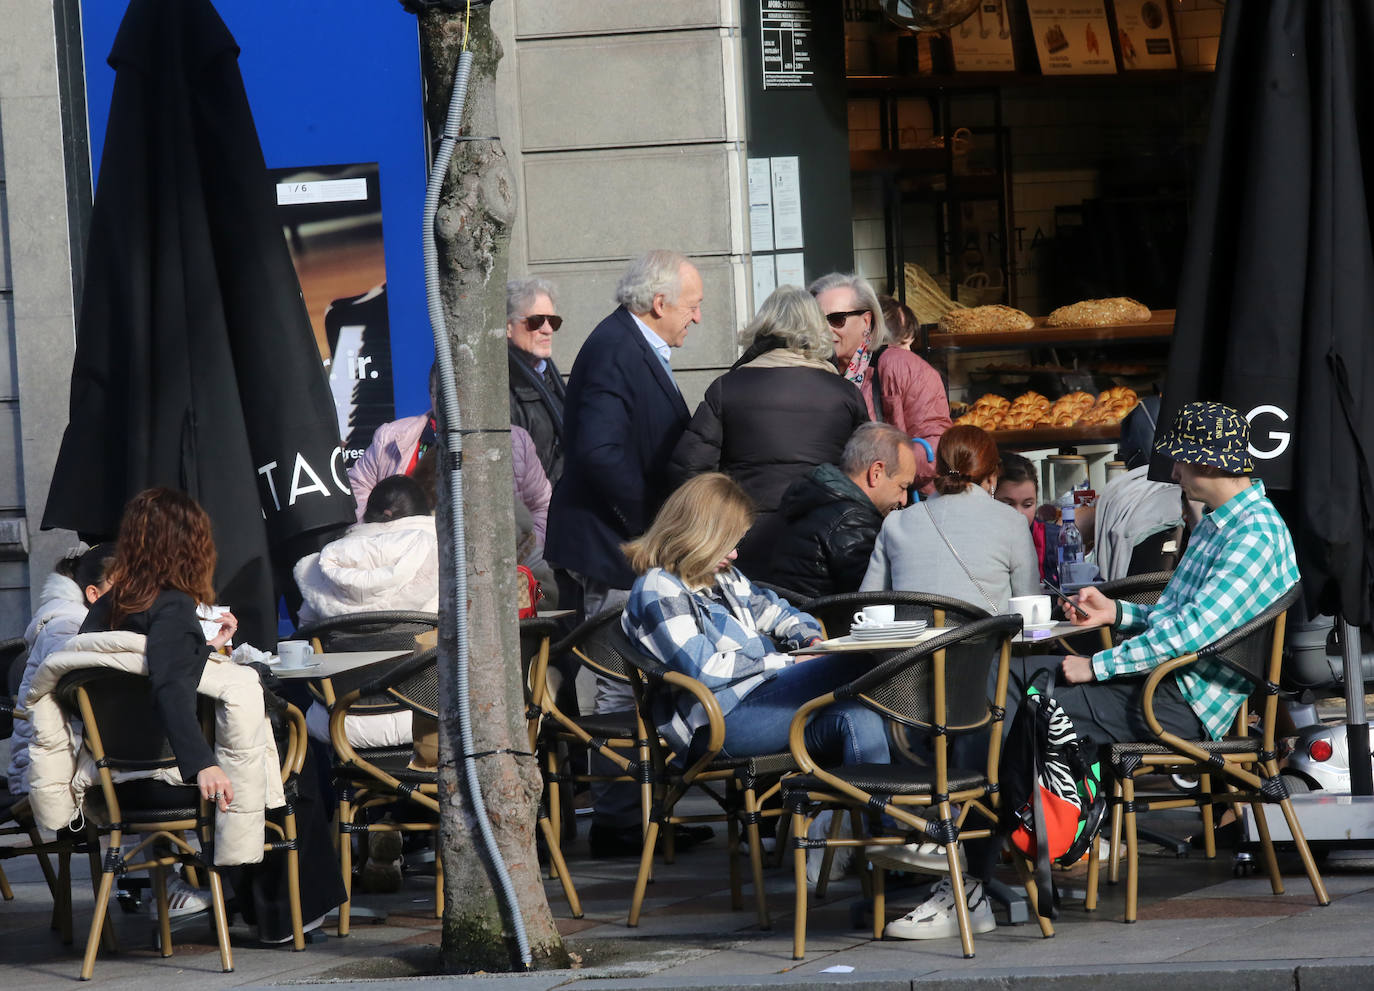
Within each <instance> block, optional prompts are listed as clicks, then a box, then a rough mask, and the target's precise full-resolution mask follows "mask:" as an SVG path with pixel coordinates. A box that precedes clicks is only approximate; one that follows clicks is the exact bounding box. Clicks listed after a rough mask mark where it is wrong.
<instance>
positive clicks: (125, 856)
mask: <svg viewBox="0 0 1374 991" xmlns="http://www.w3.org/2000/svg"><path fill="white" fill-rule="evenodd" d="M57 697H58V700H59V702H60V703H61V704H62V707H63V709H64V710H66V711H67V712H68V713H70V714H71V715H73V716H76V717H78V718H80V720H81V722H82V724H83V731H82V738H83V745H84V746H85V748H86V749H87V750H89V751H90V754H91V756H92V758H94V760H95V762H96V767H97V769H98V771H99V781H100V793H101V796H102V798H103V800H104V805H105V811H104V816H105V817H107V818H108V821H109V823H110V825H109V826H108V827H102V828H101V831H102V832H106V833H108V835H109V847H108V852H107V853H106V855H105V859H104V863H103V867H102V870H101V873H100V887H99V889H98V890H97V892H96V899H95V913H94V916H93V918H92V921H91V930H90V935H89V937H88V938H87V941H86V956H85V959H84V960H83V961H82V965H81V979H82V980H83V981H86V980H90V978H91V974H92V972H93V971H94V970H95V957H96V952H97V950H98V949H99V947H100V940H101V933H102V930H103V929H104V927H105V925H106V913H107V911H108V909H109V903H110V892H111V890H112V889H113V887H114V881H115V878H116V877H117V876H119V875H121V874H126V873H129V872H132V871H148V872H150V873H151V874H152V876H153V887H154V890H155V891H156V893H157V911H158V920H159V923H160V925H161V933H162V955H163V956H164V957H166V956H171V954H172V935H171V922H170V919H169V916H168V909H167V886H166V878H165V870H166V868H168V867H171V866H174V865H176V864H178V863H181V864H188V865H190V866H193V867H195V868H198V869H203V870H205V872H206V874H207V876H208V878H209V883H210V906H211V912H212V915H213V918H214V925H215V935H216V938H217V939H218V942H219V953H220V964H221V968H222V969H223V970H224V972H225V973H229V972H230V971H232V970H233V969H234V963H233V955H232V952H231V951H230V948H229V925H228V920H227V918H226V916H225V911H224V892H223V888H222V886H221V883H220V876H219V871H218V870H217V869H216V867H215V865H214V862H213V858H212V857H208V856H204V855H202V853H201V851H199V850H197V849H196V848H195V847H193V846H191V844H190V843H188V842H187V840H186V838H185V836H184V835H183V834H185V833H187V832H193V833H196V834H198V835H199V836H200V837H201V841H202V847H204V846H205V843H206V840H207V839H208V836H209V832H208V827H209V822H210V819H209V814H208V808H207V806H206V804H205V803H204V802H203V801H202V800H201V797H200V790H199V789H198V788H197V787H196V786H195V785H194V784H191V785H170V784H165V783H163V782H161V781H157V780H154V779H147V778H145V779H140V780H134V781H127V782H118V783H117V782H116V781H115V778H114V775H115V774H116V773H118V772H121V771H153V770H158V769H165V768H175V767H176V758H175V757H174V756H173V754H172V749H171V746H170V744H169V743H168V742H167V738H166V737H165V736H163V735H161V734H157V733H151V734H150V733H149V732H148V727H149V726H160V725H161V719H160V718H159V717H158V715H157V708H156V706H155V704H154V702H153V696H152V691H151V688H150V686H149V682H148V679H147V678H146V677H143V676H141V675H134V674H127V673H124V672H115V671H110V670H106V669H92V670H86V671H78V672H75V673H73V674H69V675H67V676H66V677H64V678H63V679H62V681H61V682H59V683H58V686H57ZM126 835H130V836H134V837H136V838H137V842H136V843H135V844H134V846H133V847H132V848H131V849H129V850H127V851H126V850H125V849H124V848H123V842H124V837H125V836H126ZM207 852H208V851H207ZM140 856H141V857H142V859H138V858H139V857H140Z"/></svg>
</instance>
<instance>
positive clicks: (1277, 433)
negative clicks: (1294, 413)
mask: <svg viewBox="0 0 1374 991" xmlns="http://www.w3.org/2000/svg"><path fill="white" fill-rule="evenodd" d="M1262 414H1263V415H1268V416H1275V417H1278V419H1279V422H1280V423H1287V422H1288V414H1287V413H1285V412H1284V411H1283V410H1281V409H1279V408H1278V407H1277V406H1256V407H1255V408H1254V409H1252V410H1251V411H1250V412H1249V413H1246V414H1245V419H1246V420H1248V421H1249V423H1250V454H1251V455H1252V456H1253V457H1256V458H1264V459H1265V460H1271V459H1273V458H1277V457H1278V456H1279V455H1280V454H1282V453H1283V452H1284V451H1286V450H1288V442H1289V441H1290V440H1291V439H1292V436H1293V435H1292V434H1291V433H1289V432H1288V431H1287V430H1270V431H1269V436H1268V440H1270V441H1272V442H1273V445H1274V446H1273V447H1269V448H1266V449H1264V450H1261V449H1260V448H1258V447H1256V446H1255V417H1257V416H1260V415H1262Z"/></svg>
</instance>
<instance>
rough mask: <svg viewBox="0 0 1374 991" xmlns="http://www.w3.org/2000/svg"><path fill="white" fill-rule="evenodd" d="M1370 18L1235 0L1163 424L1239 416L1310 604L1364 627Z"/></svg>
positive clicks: (1373, 493) (1373, 424)
mask: <svg viewBox="0 0 1374 991" xmlns="http://www.w3.org/2000/svg"><path fill="white" fill-rule="evenodd" d="M1371 192H1374V8H1371V6H1370V5H1369V4H1368V3H1360V2H1352V0H1323V2H1321V3H1312V2H1310V0H1231V2H1230V3H1229V4H1227V9H1226V14H1225V22H1224V27H1223V33H1222V40H1221V48H1220V52H1219V55H1218V59H1217V78H1216V96H1215V99H1214V102H1213V109H1212V116H1211V122H1210V129H1209V133H1208V138H1207V144H1206V147H1205V151H1204V154H1203V159H1202V162H1201V166H1200V178H1199V184H1198V188H1197V193H1196V197H1195V201H1194V209H1193V216H1192V220H1191V226H1190V231H1189V244H1188V251H1187V255H1186V262H1185V266H1184V271H1183V275H1182V279H1181V283H1180V287H1179V298H1178V318H1177V324H1176V326H1175V330H1174V341H1173V348H1172V351H1171V353H1170V359H1169V373H1168V378H1167V380H1166V382H1167V386H1168V388H1167V391H1166V395H1165V401H1164V409H1163V410H1162V411H1161V418H1160V422H1161V423H1167V422H1169V420H1170V419H1171V418H1172V416H1173V414H1174V411H1175V410H1177V409H1178V407H1179V406H1180V405H1181V404H1183V403H1185V402H1187V401H1189V400H1192V399H1216V400H1220V401H1222V402H1225V403H1227V404H1228V405H1231V406H1233V407H1235V408H1236V409H1239V410H1240V411H1241V412H1242V413H1244V414H1245V415H1246V416H1247V417H1249V419H1250V426H1251V444H1252V448H1253V451H1252V453H1253V454H1254V456H1255V458H1256V470H1257V472H1258V473H1259V474H1260V476H1261V477H1262V478H1263V479H1264V482H1265V485H1266V487H1268V488H1269V489H1270V490H1271V491H1272V490H1283V492H1281V493H1280V494H1279V496H1278V498H1277V499H1276V502H1277V503H1278V504H1279V505H1280V508H1281V509H1283V510H1284V513H1285V516H1286V517H1287V519H1288V522H1289V526H1290V527H1291V528H1292V530H1293V535H1294V540H1295V542H1296V544H1297V551H1298V559H1299V566H1300V567H1301V569H1302V575H1303V585H1304V588H1305V590H1306V594H1307V600H1308V604H1309V606H1310V607H1313V611H1316V612H1324V613H1333V614H1334V613H1339V614H1341V615H1343V616H1344V617H1345V618H1346V619H1347V620H1349V621H1351V622H1353V623H1356V624H1360V623H1366V622H1368V621H1369V619H1370V615H1371V608H1370V606H1371V581H1370V579H1371V573H1374V563H1372V562H1374V539H1372V538H1374V476H1371V472H1370V467H1371V466H1370V460H1369V455H1371V454H1374V391H1371V384H1374V227H1372V223H1374V213H1372V212H1371V208H1372V207H1374V204H1372V203H1371Z"/></svg>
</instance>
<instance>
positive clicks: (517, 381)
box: [506, 278, 564, 484]
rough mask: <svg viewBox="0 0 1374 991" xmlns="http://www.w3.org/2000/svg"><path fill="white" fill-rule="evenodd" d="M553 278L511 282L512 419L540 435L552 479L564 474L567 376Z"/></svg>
mask: <svg viewBox="0 0 1374 991" xmlns="http://www.w3.org/2000/svg"><path fill="white" fill-rule="evenodd" d="M556 296H557V292H556V290H555V289H554V287H553V283H551V282H549V281H548V280H547V279H540V278H532V279H517V280H514V281H511V282H507V283H506V349H507V352H508V355H507V357H508V361H509V367H510V422H511V423H513V424H515V425H516V426H517V427H524V428H525V429H526V430H528V431H529V434H530V436H531V437H533V438H534V448H535V450H536V451H537V452H538V453H539V463H540V464H541V465H543V466H544V474H545V475H547V476H548V477H549V482H550V483H551V484H552V483H556V482H557V481H558V479H559V477H560V476H561V475H562V474H563V401H564V387H563V376H562V375H561V374H559V371H558V366H557V365H555V364H554V363H553V335H554V331H556V330H558V328H559V327H561V326H563V318H562V317H560V316H559V315H558V304H557V302H556V301H555V297H556Z"/></svg>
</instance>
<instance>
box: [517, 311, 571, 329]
mask: <svg viewBox="0 0 1374 991" xmlns="http://www.w3.org/2000/svg"><path fill="white" fill-rule="evenodd" d="M545 320H547V321H548V322H549V326H550V327H551V328H553V329H554V330H557V329H558V328H559V327H561V326H563V318H562V317H560V316H555V315H554V314H552V313H531V314H530V315H529V316H527V317H525V326H526V327H528V328H529V329H530V330H538V329H539V328H540V327H542V326H544V321H545Z"/></svg>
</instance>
